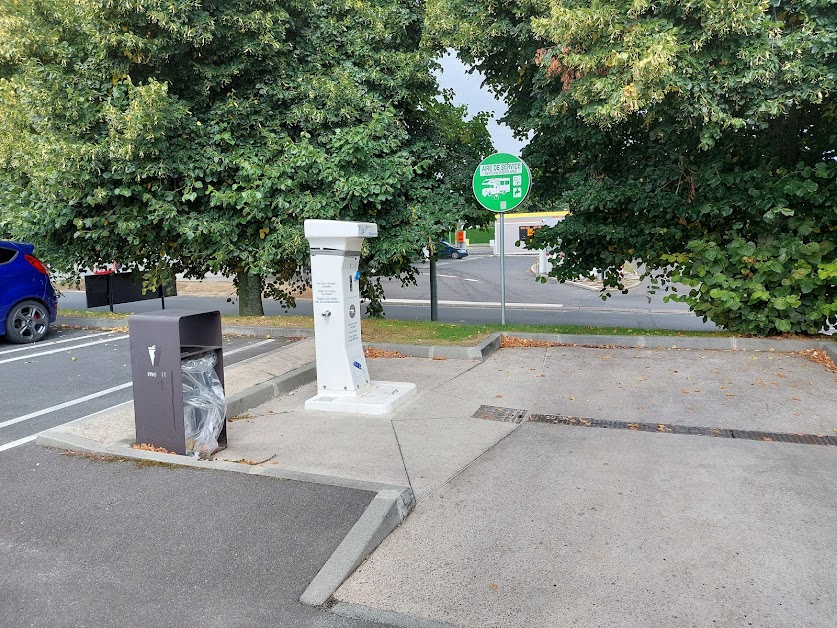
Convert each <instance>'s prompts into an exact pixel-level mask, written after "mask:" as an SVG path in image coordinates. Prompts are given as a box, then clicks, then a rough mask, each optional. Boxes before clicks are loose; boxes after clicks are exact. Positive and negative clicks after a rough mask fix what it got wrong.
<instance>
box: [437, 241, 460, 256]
mask: <svg viewBox="0 0 837 628" xmlns="http://www.w3.org/2000/svg"><path fill="white" fill-rule="evenodd" d="M436 252H437V253H438V254H439V257H450V258H451V259H459V258H461V257H468V249H461V248H459V247H458V246H454V245H452V244H450V243H449V242H445V241H444V240H440V241H439V242H438V243H437V244H436Z"/></svg>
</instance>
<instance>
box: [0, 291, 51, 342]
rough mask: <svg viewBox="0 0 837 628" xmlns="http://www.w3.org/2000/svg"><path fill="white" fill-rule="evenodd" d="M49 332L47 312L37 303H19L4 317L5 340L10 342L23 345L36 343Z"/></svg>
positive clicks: (44, 307)
mask: <svg viewBox="0 0 837 628" xmlns="http://www.w3.org/2000/svg"><path fill="white" fill-rule="evenodd" d="M47 331H49V312H48V311H47V309H46V306H44V305H43V304H42V303H38V302H37V301H21V302H20V303H18V304H17V305H15V306H14V307H13V308H12V309H11V310H10V311H9V315H8V316H7V317H6V338H8V339H9V341H10V342H14V343H17V344H25V343H28V342H37V341H39V340H41V339H42V338H43V337H44V336H46V335H47Z"/></svg>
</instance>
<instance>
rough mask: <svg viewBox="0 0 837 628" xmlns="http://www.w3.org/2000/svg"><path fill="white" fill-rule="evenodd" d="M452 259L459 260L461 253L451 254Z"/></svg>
mask: <svg viewBox="0 0 837 628" xmlns="http://www.w3.org/2000/svg"><path fill="white" fill-rule="evenodd" d="M450 258H451V259H459V252H458V251H454V252H453V253H451V254H450Z"/></svg>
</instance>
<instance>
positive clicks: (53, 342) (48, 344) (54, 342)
mask: <svg viewBox="0 0 837 628" xmlns="http://www.w3.org/2000/svg"><path fill="white" fill-rule="evenodd" d="M112 333H114V332H112V331H106V332H104V333H98V334H86V335H84V336H73V337H72V338H64V339H63V340H48V341H46V342H39V343H38V344H36V345H35V344H31V345H26V346H25V347H18V348H16V349H6V350H5V351H0V355H6V354H7V353H17V352H18V351H29V350H31V349H39V348H41V347H51V346H52V345H57V344H61V343H62V342H76V341H78V340H84V339H85V338H97V337H100V336H107V335H110V334H112Z"/></svg>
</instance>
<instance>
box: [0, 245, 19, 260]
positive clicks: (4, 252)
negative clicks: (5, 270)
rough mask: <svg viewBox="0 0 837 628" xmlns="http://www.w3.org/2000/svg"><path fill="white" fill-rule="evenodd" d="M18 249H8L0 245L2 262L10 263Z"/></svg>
mask: <svg viewBox="0 0 837 628" xmlns="http://www.w3.org/2000/svg"><path fill="white" fill-rule="evenodd" d="M15 255H17V251H16V250H15V249H7V248H6V247H5V246H0V264H8V263H9V262H11V261H12V260H13V259H14V258H15Z"/></svg>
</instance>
